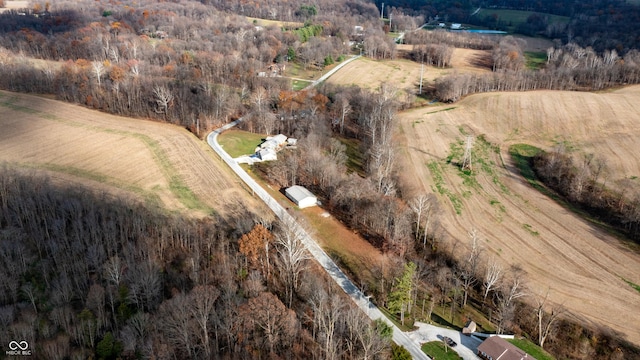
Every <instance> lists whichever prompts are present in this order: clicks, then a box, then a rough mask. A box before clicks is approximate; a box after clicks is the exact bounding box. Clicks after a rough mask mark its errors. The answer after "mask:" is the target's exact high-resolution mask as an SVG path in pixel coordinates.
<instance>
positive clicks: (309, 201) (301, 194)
mask: <svg viewBox="0 0 640 360" xmlns="http://www.w3.org/2000/svg"><path fill="white" fill-rule="evenodd" d="M284 193H285V195H287V197H288V198H289V199H290V200H291V201H293V202H294V203H296V205H298V207H299V208H301V209H304V208H307V207H311V206H316V205H317V204H318V198H317V197H316V196H315V195H313V194H312V193H311V191H309V190H307V189H306V188H305V187H303V186H299V185H294V186H292V187H290V188H288V189H287V190H285V191H284Z"/></svg>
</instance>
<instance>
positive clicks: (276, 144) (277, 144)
mask: <svg viewBox="0 0 640 360" xmlns="http://www.w3.org/2000/svg"><path fill="white" fill-rule="evenodd" d="M286 143H287V137H286V136H285V135H282V134H278V135H276V136H267V140H266V141H265V142H263V143H262V144H260V146H258V148H257V149H256V152H258V151H259V150H260V149H272V150H274V151H278V150H280V149H281V148H282V147H284V146H285V144H286Z"/></svg>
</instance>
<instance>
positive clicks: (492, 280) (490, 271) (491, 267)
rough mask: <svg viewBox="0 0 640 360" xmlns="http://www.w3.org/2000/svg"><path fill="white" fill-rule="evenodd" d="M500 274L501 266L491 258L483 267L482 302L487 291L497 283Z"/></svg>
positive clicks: (485, 297) (487, 293)
mask: <svg viewBox="0 0 640 360" xmlns="http://www.w3.org/2000/svg"><path fill="white" fill-rule="evenodd" d="M501 276H502V266H500V264H498V262H497V261H496V260H495V259H492V260H491V262H489V263H488V264H487V266H486V268H485V271H484V281H483V283H482V285H483V286H484V296H483V297H482V304H483V306H484V303H485V302H486V301H487V295H489V292H490V291H491V290H492V289H493V288H494V287H495V286H496V285H497V284H498V282H499V281H500V279H501Z"/></svg>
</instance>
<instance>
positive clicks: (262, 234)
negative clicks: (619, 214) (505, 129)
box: [0, 0, 640, 359]
mask: <svg viewBox="0 0 640 360" xmlns="http://www.w3.org/2000/svg"><path fill="white" fill-rule="evenodd" d="M245 16H252V17H259V18H264V19H274V20H275V19H277V20H282V21H287V22H301V23H303V24H304V25H303V27H302V29H305V28H307V29H308V30H300V29H298V30H295V31H294V30H291V29H282V28H279V27H276V26H271V27H269V26H267V27H257V26H255V25H254V24H253V23H251V22H250V21H249V20H247V18H246V17H245ZM378 17H379V11H378V9H377V8H376V6H375V5H374V4H372V3H370V2H367V1H357V0H346V1H316V2H314V5H300V4H299V3H297V2H291V1H289V2H287V1H255V2H245V1H206V0H205V1H201V2H196V1H181V2H156V1H150V0H145V1H137V2H132V1H124V2H119V3H117V4H116V3H113V2H107V1H88V0H85V1H66V2H65V1H58V2H55V4H54V5H49V3H43V4H39V3H38V4H35V5H33V7H32V8H31V9H27V10H25V12H24V14H23V13H18V12H6V13H3V14H0V87H2V88H3V89H7V90H11V91H19V92H31V93H38V94H53V95H55V96H56V98H58V99H60V100H64V101H68V102H72V103H77V104H83V105H85V106H87V107H90V108H95V109H99V110H101V111H105V112H110V113H115V114H119V115H126V116H132V117H140V118H152V119H156V120H159V121H166V122H170V123H174V124H177V125H180V126H183V127H186V128H188V129H189V130H191V131H192V132H193V133H194V134H196V135H197V136H200V137H202V136H204V135H205V134H206V131H207V130H209V129H212V128H214V127H216V126H218V125H221V124H224V123H226V122H227V121H228V120H229V119H231V118H235V117H238V116H240V115H246V116H247V121H246V122H245V124H244V125H243V126H245V128H246V129H247V130H250V131H254V132H260V133H265V134H273V133H278V132H282V133H286V134H288V135H289V136H293V137H297V138H300V146H302V147H304V148H305V149H306V150H305V151H304V152H289V153H284V154H283V155H282V156H281V157H280V160H279V161H278V162H274V163H270V164H263V165H260V166H258V167H257V169H258V172H259V173H260V174H261V175H262V176H264V177H265V179H267V180H268V181H269V182H271V183H272V184H274V185H277V186H283V187H284V186H290V185H295V184H300V185H304V186H307V187H309V188H310V189H312V190H313V191H314V192H315V193H317V194H318V195H319V197H320V198H321V199H322V200H323V203H324V204H325V205H326V208H327V209H328V210H329V211H331V212H332V214H334V215H335V216H336V217H337V218H339V219H340V220H341V221H343V222H344V223H345V224H346V225H347V226H349V227H350V228H351V229H352V230H353V231H356V232H358V233H359V234H360V235H362V236H363V237H364V238H366V239H367V240H368V241H370V242H371V243H372V244H374V245H375V246H376V247H378V248H379V249H381V250H382V251H384V252H385V253H386V254H388V256H389V258H390V259H391V261H390V263H392V264H393V266H392V268H391V269H375V273H376V274H377V278H376V279H375V281H373V282H371V283H369V284H366V286H367V287H368V290H369V291H370V292H371V293H372V294H373V295H374V298H375V300H376V303H377V304H379V305H381V306H386V307H389V308H391V309H392V311H393V312H394V313H397V314H398V315H401V316H402V317H403V318H404V317H405V315H406V317H407V318H412V319H416V318H420V317H426V318H428V316H426V315H425V313H428V315H429V316H430V315H431V312H432V311H433V309H434V307H438V306H439V307H441V308H443V309H447V311H450V313H451V317H452V318H453V316H454V314H457V313H459V312H460V309H461V308H464V307H467V306H474V307H475V308H476V309H478V311H480V312H481V313H482V314H484V316H486V317H487V318H488V319H489V320H488V321H489V322H490V323H492V326H493V327H494V329H495V330H496V331H498V332H515V333H517V334H519V335H524V336H527V337H529V338H531V339H533V340H534V341H535V342H537V343H539V344H540V345H545V348H546V349H548V350H549V351H551V352H552V353H554V354H556V355H557V356H558V357H561V358H581V357H583V356H587V357H592V358H614V359H615V358H620V359H622V358H625V357H626V358H631V357H633V356H638V351H637V349H635V348H634V347H633V346H632V345H630V344H626V343H624V342H623V341H621V340H619V339H617V337H616V335H615V334H611V333H609V332H608V331H607V330H606V329H595V328H593V327H585V326H583V325H581V324H580V323H578V322H577V321H574V320H571V318H570V317H565V318H558V317H557V314H558V310H561V309H558V308H556V309H554V310H555V312H554V313H553V314H556V316H553V314H552V313H550V312H549V311H548V310H549V307H548V306H545V299H543V298H541V299H535V300H536V301H537V302H538V303H539V304H540V305H539V306H538V307H532V305H531V303H532V302H531V301H529V302H524V301H522V300H523V298H524V297H525V294H526V276H525V275H524V274H522V272H521V271H520V270H519V269H518V268H517V266H514V267H512V268H509V269H503V268H501V267H499V266H498V265H497V264H495V263H494V262H493V261H492V260H491V259H489V258H487V257H485V256H484V255H483V254H482V253H481V251H480V249H479V248H478V247H476V246H475V245H476V244H477V243H478V239H479V238H480V237H481V234H478V233H476V232H475V231H474V230H473V229H470V233H469V238H470V239H469V243H470V244H472V245H471V246H470V247H468V248H465V249H464V251H461V250H460V249H456V246H457V244H452V243H449V242H446V241H443V239H442V238H441V233H440V229H439V224H438V212H439V210H438V207H439V205H438V203H437V201H436V199H435V197H434V196H432V195H430V194H426V193H425V194H414V193H411V192H410V191H409V190H408V189H406V187H404V186H403V184H402V183H401V181H400V180H399V176H398V174H399V172H401V171H402V169H398V167H397V165H396V159H397V158H398V156H399V154H398V153H397V151H398V148H397V146H396V144H395V143H394V142H395V140H396V139H395V138H394V131H395V129H396V127H397V124H396V122H395V121H396V119H395V115H396V112H397V111H399V110H401V109H403V108H406V107H409V106H412V105H411V103H410V102H409V101H402V102H401V101H399V100H398V99H396V97H395V95H396V89H394V88H393V87H391V86H382V87H381V88H380V89H378V90H376V91H367V90H362V89H358V88H341V87H334V86H330V85H322V86H320V87H319V88H318V89H317V90H309V91H297V92H296V91H292V86H291V80H289V79H287V78H284V77H279V76H273V77H271V76H260V74H261V73H268V72H270V71H271V69H273V66H274V65H279V64H286V65H288V66H300V67H302V68H305V69H316V70H320V69H322V68H323V67H324V66H325V65H327V64H328V63H329V62H328V61H327V59H338V58H340V57H341V56H348V55H350V54H351V53H352V50H353V49H351V47H350V46H349V42H350V41H356V42H361V43H362V46H363V48H362V50H363V53H364V54H365V55H367V56H369V57H371V58H375V59H385V58H392V57H394V56H395V55H396V52H395V45H394V43H393V40H392V39H391V38H390V37H389V36H387V35H386V34H385V31H388V30H389V29H388V28H385V25H384V24H382V23H381V22H380V21H379V20H378ZM399 21H403V22H404V23H402V24H403V25H401V26H402V27H405V28H407V29H411V28H415V27H416V26H418V25H420V23H421V21H422V18H418V17H416V18H413V17H408V16H407V17H404V18H400V19H399ZM356 25H357V26H362V27H363V29H364V30H363V31H362V33H359V32H357V31H354V29H355V28H354V27H355V26H356ZM396 26H398V25H396ZM406 41H407V42H408V43H410V44H415V45H416V46H415V49H414V50H413V52H412V53H411V57H412V58H413V59H414V60H415V61H420V62H422V61H424V62H426V63H429V64H433V65H435V66H439V67H447V66H449V64H450V60H451V53H452V49H453V48H454V47H470V48H475V49H491V50H492V56H491V58H490V59H481V60H482V61H484V62H486V65H487V67H491V68H492V70H493V72H492V73H491V75H487V76H484V75H465V74H457V75H452V76H449V77H446V78H443V79H441V80H439V81H438V82H437V83H436V84H435V85H434V86H433V88H432V89H430V91H431V94H432V95H434V96H435V97H437V99H439V100H441V101H445V102H446V101H456V100H458V99H460V98H461V97H463V96H465V95H468V94H471V93H474V92H486V91H506V90H533V89H543V88H544V89H573V90H600V89H604V88H607V87H611V86H615V85H620V84H627V83H637V82H639V81H640V55H639V54H638V52H637V51H636V50H631V51H628V52H627V53H626V54H624V56H619V55H618V54H617V52H616V51H615V50H610V51H605V52H603V53H596V52H594V51H593V50H592V49H590V48H582V47H580V46H577V45H574V44H569V45H566V46H557V47H555V48H551V49H549V51H548V63H547V64H546V67H545V68H544V69H543V70H535V71H534V70H527V69H526V68H525V62H524V55H523V50H522V47H521V44H519V42H518V40H517V39H515V38H512V37H505V38H502V40H501V41H496V40H493V39H489V38H486V37H479V36H461V35H459V36H452V35H450V34H448V33H445V32H415V33H411V34H408V35H407V38H406ZM358 50H359V49H358ZM0 206H1V207H0V237H1V238H0V269H1V271H0V276H1V277H0V288H1V290H0V321H2V329H5V330H3V331H0V343H8V342H9V341H10V340H11V339H13V337H15V336H18V337H20V338H21V339H29V340H30V341H33V342H34V343H38V344H39V345H38V348H37V349H38V354H39V355H38V356H39V357H41V358H47V359H65V358H74V359H75V358H78V359H83V358H88V357H99V358H105V359H115V358H118V357H120V358H131V359H133V358H140V357H142V358H146V357H151V355H153V356H154V357H157V358H163V359H164V358H166V359H175V358H288V359H289V358H313V359H325V358H326V359H339V358H344V359H351V358H376V357H377V358H387V357H389V356H390V344H389V341H390V339H389V335H390V334H389V329H388V328H387V327H386V326H384V325H383V324H379V323H371V322H369V321H368V319H367V318H366V317H365V314H363V313H361V312H360V311H358V310H356V309H353V308H352V307H351V306H349V305H350V302H349V301H346V300H345V299H344V294H342V293H341V292H340V291H339V290H336V289H335V288H334V287H332V286H331V285H330V284H329V283H327V282H326V280H325V278H324V276H323V275H322V274H321V272H320V271H318V269H316V267H315V266H314V265H313V263H312V262H311V261H310V260H309V259H308V258H307V257H306V256H305V254H304V253H303V252H301V250H300V244H299V240H298V239H297V234H295V233H291V232H290V231H288V229H287V228H286V226H282V225H281V224H277V223H273V224H272V223H269V222H267V221H266V220H265V219H259V218H252V217H251V216H248V215H247V216H244V217H243V216H237V217H236V218H235V219H233V220H225V221H223V220H222V219H218V218H215V217H214V218H206V219H203V220H192V219H187V218H183V217H181V216H178V215H173V216H170V215H166V214H164V213H162V212H161V211H159V210H153V209H145V208H142V207H140V206H137V205H133V204H130V203H128V202H126V201H124V200H121V199H113V198H110V197H108V196H100V195H96V194H94V193H92V192H90V191H83V190H77V189H69V188H64V187H59V186H54V185H52V184H50V183H49V182H48V181H47V180H46V179H42V178H38V177H34V176H33V175H32V174H26V173H24V172H21V171H17V170H14V169H12V168H10V167H3V168H2V169H1V171H0ZM405 263H411V264H413V268H412V267H411V266H408V267H407V266H405ZM372 266H374V267H375V266H376V265H375V264H374V265H372ZM408 269H409V270H410V269H413V270H412V271H408ZM406 279H408V283H409V287H408V290H407V289H406V288H405V287H401V286H400V284H404V283H406V281H404V280H406ZM534 302H535V301H534ZM420 307H421V308H420ZM545 309H547V311H545ZM534 310H535V311H534ZM405 312H406V314H405ZM593 339H595V340H593Z"/></svg>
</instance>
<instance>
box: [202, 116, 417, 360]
mask: <svg viewBox="0 0 640 360" xmlns="http://www.w3.org/2000/svg"><path fill="white" fill-rule="evenodd" d="M240 121H242V119H238V120H236V121H234V122H231V123H229V124H227V125H225V126H223V127H221V128H220V129H218V130H215V131H213V132H212V133H210V134H209V135H208V136H207V143H208V144H209V146H211V148H212V149H213V150H214V151H215V152H216V153H217V154H218V155H219V156H220V157H221V158H222V160H223V161H224V162H225V163H227V165H229V166H230V167H231V169H232V170H233V171H234V172H235V173H236V174H237V175H238V176H239V177H240V178H241V179H242V181H244V182H245V183H246V184H247V185H248V186H249V187H250V188H251V190H253V192H254V194H255V195H256V196H258V197H259V198H260V199H261V200H262V201H264V202H265V204H267V206H269V208H270V209H271V210H272V211H273V212H274V213H275V214H276V216H277V217H278V218H279V219H280V220H282V221H283V222H284V223H285V224H289V226H291V227H292V230H293V231H295V232H296V233H299V234H301V239H302V243H303V244H304V245H305V247H306V248H307V250H308V251H309V253H310V254H311V255H312V256H313V258H314V259H316V261H318V263H320V265H322V267H323V268H324V269H325V271H326V272H327V273H328V274H329V275H330V276H331V278H333V280H334V281H335V282H336V283H337V284H338V285H339V286H340V287H341V288H342V289H343V290H344V292H346V293H347V294H348V295H349V296H351V299H352V300H353V301H354V302H355V303H356V305H357V306H358V307H359V308H360V309H362V311H364V312H365V313H366V314H367V315H368V316H369V317H370V318H371V319H372V320H376V319H382V320H383V321H385V322H386V323H387V324H389V325H391V326H392V327H393V341H394V342H395V343H396V344H399V345H402V346H404V347H405V348H406V349H407V350H409V352H410V353H411V355H412V356H413V358H414V359H425V360H426V359H429V357H428V356H427V355H425V353H423V352H422V350H421V349H420V347H419V346H418V344H417V343H415V342H414V341H413V340H411V339H410V338H409V337H408V336H407V335H406V334H405V333H403V332H402V331H401V330H400V329H399V328H398V327H397V326H395V325H394V324H393V323H392V322H391V321H390V320H389V319H387V318H386V316H384V314H382V312H380V310H379V309H378V308H377V307H376V306H375V305H373V303H371V302H370V301H369V300H368V299H367V298H366V297H365V296H364V294H363V293H362V292H361V291H360V290H359V289H358V288H357V287H356V286H355V285H354V284H353V282H351V280H349V278H348V277H347V276H346V275H345V274H344V273H343V272H342V270H340V268H339V267H338V266H337V265H336V264H335V263H334V262H333V260H331V258H330V257H329V256H328V255H327V254H326V253H325V252H324V250H322V248H320V246H319V245H318V244H317V243H316V242H315V241H314V240H313V238H311V236H309V234H308V233H307V232H306V231H305V230H304V229H303V228H302V227H301V226H300V225H299V224H298V223H297V222H296V220H295V219H294V218H293V216H291V215H290V214H289V213H288V212H287V211H286V210H285V209H284V208H283V207H282V205H280V203H278V201H276V199H274V198H273V197H272V196H271V195H270V194H269V193H268V192H267V191H266V190H264V189H263V188H262V187H261V186H260V185H258V183H257V182H256V181H255V180H254V179H253V178H252V177H251V176H249V174H247V173H246V171H244V169H242V167H240V165H238V163H237V162H236V161H235V160H234V159H233V158H231V156H229V154H227V153H226V152H225V151H224V150H223V149H222V147H221V146H220V144H218V140H217V138H218V135H219V134H220V133H221V132H223V131H225V130H228V129H230V128H232V127H234V126H236V125H237V124H238V123H239V122H240Z"/></svg>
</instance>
